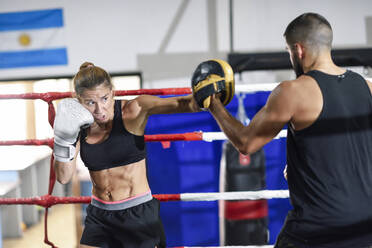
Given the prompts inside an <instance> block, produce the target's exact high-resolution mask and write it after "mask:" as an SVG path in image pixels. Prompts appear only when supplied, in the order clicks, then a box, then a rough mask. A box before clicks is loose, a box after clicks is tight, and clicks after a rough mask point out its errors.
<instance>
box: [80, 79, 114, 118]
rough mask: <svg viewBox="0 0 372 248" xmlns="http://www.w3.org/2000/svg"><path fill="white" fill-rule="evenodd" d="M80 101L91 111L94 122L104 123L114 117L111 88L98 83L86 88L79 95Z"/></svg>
mask: <svg viewBox="0 0 372 248" xmlns="http://www.w3.org/2000/svg"><path fill="white" fill-rule="evenodd" d="M79 101H80V103H81V104H82V105H83V106H84V107H85V108H86V109H88V110H89V112H90V113H92V115H93V117H94V120H95V122H97V123H98V124H99V123H106V122H108V121H110V120H112V119H113V117H114V94H113V90H112V89H110V88H109V87H107V86H105V84H100V85H98V86H96V87H94V88H92V89H86V90H84V91H83V93H82V94H81V95H80V96H79Z"/></svg>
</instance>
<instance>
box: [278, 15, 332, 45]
mask: <svg viewBox="0 0 372 248" xmlns="http://www.w3.org/2000/svg"><path fill="white" fill-rule="evenodd" d="M284 37H285V39H286V41H287V44H288V45H289V46H293V45H294V44H295V43H303V44H304V45H307V46H308V47H310V48H312V49H324V48H327V49H329V50H331V47H332V40H333V32H332V27H331V25H330V24H329V22H328V21H327V20H326V19H325V18H324V17H323V16H321V15H319V14H316V13H304V14H302V15H300V16H298V17H297V18H296V19H294V20H293V21H292V22H291V23H289V24H288V26H287V28H286V30H285V32H284Z"/></svg>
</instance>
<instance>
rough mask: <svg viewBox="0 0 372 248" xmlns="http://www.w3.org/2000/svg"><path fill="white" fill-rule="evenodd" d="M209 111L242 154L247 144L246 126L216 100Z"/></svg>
mask: <svg viewBox="0 0 372 248" xmlns="http://www.w3.org/2000/svg"><path fill="white" fill-rule="evenodd" d="M209 111H210V112H211V114H212V115H213V117H214V118H215V119H216V121H217V123H218V125H219V126H220V128H221V129H222V131H223V132H224V133H225V134H226V136H227V138H228V139H229V140H230V141H231V143H232V144H233V145H234V146H235V147H236V148H237V149H238V150H239V151H240V152H242V153H246V152H245V151H244V147H245V144H246V137H244V135H243V133H242V130H243V129H244V128H245V126H244V125H243V124H242V123H241V122H240V121H238V120H237V119H235V118H234V117H233V116H232V115H231V114H230V113H229V112H228V111H227V110H226V108H225V107H224V106H223V104H222V103H221V101H219V100H216V99H214V103H213V104H211V106H210V108H209Z"/></svg>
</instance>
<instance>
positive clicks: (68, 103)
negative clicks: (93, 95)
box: [53, 98, 94, 162]
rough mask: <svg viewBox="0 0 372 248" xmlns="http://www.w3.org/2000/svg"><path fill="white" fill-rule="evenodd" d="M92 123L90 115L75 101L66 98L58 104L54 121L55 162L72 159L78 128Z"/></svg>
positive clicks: (92, 119)
mask: <svg viewBox="0 0 372 248" xmlns="http://www.w3.org/2000/svg"><path fill="white" fill-rule="evenodd" d="M93 122H94V118H93V116H92V114H91V113H90V112H89V111H88V110H87V109H86V108H84V106H83V105H81V104H80V103H79V102H78V101H77V100H76V99H74V98H66V99H63V100H61V101H60V102H59V104H58V107H57V113H56V117H55V119H54V149H53V154H54V157H55V159H56V160H57V161H60V162H69V161H71V160H72V159H73V158H74V156H75V150H76V149H75V146H76V141H77V138H78V136H79V132H80V128H86V127H88V126H90V125H91V124H92V123H93Z"/></svg>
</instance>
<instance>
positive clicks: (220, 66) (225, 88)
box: [191, 59, 235, 110]
mask: <svg viewBox="0 0 372 248" xmlns="http://www.w3.org/2000/svg"><path fill="white" fill-rule="evenodd" d="M191 88H192V92H193V95H194V98H195V101H196V102H197V103H198V105H199V107H200V108H201V109H203V110H206V109H207V108H209V105H210V100H211V95H213V94H216V93H221V97H220V99H221V102H222V103H223V105H225V106H226V105H227V104H228V103H229V102H230V101H231V99H232V98H233V97H234V92H235V83H234V72H233V70H232V68H231V66H230V65H229V64H228V63H227V62H226V61H223V60H220V59H213V60H208V61H204V62H202V63H200V64H199V65H198V67H197V68H196V70H195V72H194V74H193V75H192V79H191Z"/></svg>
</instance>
